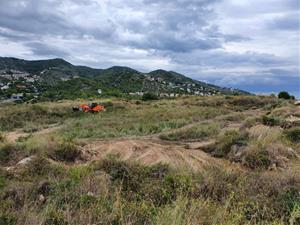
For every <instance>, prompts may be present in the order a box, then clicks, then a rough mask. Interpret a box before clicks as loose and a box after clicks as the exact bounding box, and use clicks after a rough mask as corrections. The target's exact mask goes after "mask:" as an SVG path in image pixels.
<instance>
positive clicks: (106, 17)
mask: <svg viewBox="0 0 300 225" xmlns="http://www.w3.org/2000/svg"><path fill="white" fill-rule="evenodd" d="M298 42H299V1H298V0H265V1H260V0H251V1H248V0H239V1H237V0H226V1H224V0H130V1H129V0H128V1H124V0H0V55H5V56H15V57H31V58H41V57H44V58H45V57H64V58H66V59H67V60H70V61H71V62H74V63H77V64H85V65H92V66H96V67H98V65H99V67H100V66H101V67H109V66H112V65H115V64H119V65H128V66H134V67H135V68H136V69H143V70H152V69H157V68H164V69H170V70H171V69H173V70H177V71H179V72H184V73H186V74H190V75H193V76H194V78H199V79H203V80H209V81H212V82H214V83H217V84H222V85H225V86H228V85H237V86H236V87H244V86H243V85H244V83H245V84H246V83H249V85H250V84H252V83H253V87H252V86H251V87H252V88H254V86H255V85H256V86H257V87H260V86H262V87H263V86H264V85H266V84H268V83H269V84H270V85H271V84H277V83H279V84H280V83H282V84H284V85H285V87H287V86H288V85H287V82H293V84H291V85H290V86H291V88H293V89H295V88H296V85H297V82H295V79H296V78H295V77H296V76H297V75H299V69H297V68H299V63H298V60H297V59H299V53H298V50H299V47H298V44H299V43H298ZM295 68H296V69H295ZM295 71H296V72H295ZM297 71H298V74H297ZM258 77H263V78H264V79H258ZM271 81H272V82H271ZM260 82H261V83H262V84H263V85H261V83H260Z"/></svg>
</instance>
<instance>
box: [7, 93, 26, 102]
mask: <svg viewBox="0 0 300 225" xmlns="http://www.w3.org/2000/svg"><path fill="white" fill-rule="evenodd" d="M10 98H11V100H13V101H18V100H22V99H23V98H24V93H18V94H12V95H11V97H10Z"/></svg>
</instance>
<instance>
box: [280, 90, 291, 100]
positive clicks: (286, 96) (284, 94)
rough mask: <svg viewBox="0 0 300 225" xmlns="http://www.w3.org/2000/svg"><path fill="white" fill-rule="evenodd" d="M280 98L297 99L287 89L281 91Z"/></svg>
mask: <svg viewBox="0 0 300 225" xmlns="http://www.w3.org/2000/svg"><path fill="white" fill-rule="evenodd" d="M278 98H282V99H295V97H294V96H292V95H290V94H289V93H288V92H286V91H282V92H279V94H278Z"/></svg>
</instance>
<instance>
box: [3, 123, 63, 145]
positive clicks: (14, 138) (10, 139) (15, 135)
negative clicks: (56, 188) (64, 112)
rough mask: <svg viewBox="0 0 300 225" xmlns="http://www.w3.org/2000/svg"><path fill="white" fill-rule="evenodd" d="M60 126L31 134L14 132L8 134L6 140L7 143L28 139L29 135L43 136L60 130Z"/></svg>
mask: <svg viewBox="0 0 300 225" xmlns="http://www.w3.org/2000/svg"><path fill="white" fill-rule="evenodd" d="M60 127H61V126H59V125H58V124H53V125H50V126H49V127H48V128H45V129H42V130H39V131H36V132H32V133H27V132H24V131H22V130H16V131H13V132H9V133H7V134H6V139H7V141H8V142H16V141H17V140H18V139H19V138H25V137H28V136H29V135H44V134H49V133H51V132H53V131H56V130H58V129H59V128H60Z"/></svg>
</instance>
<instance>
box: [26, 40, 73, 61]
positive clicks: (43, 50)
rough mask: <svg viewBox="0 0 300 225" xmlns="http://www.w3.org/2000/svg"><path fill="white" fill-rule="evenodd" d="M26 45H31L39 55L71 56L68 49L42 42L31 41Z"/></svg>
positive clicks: (33, 50)
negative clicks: (64, 49)
mask: <svg viewBox="0 0 300 225" xmlns="http://www.w3.org/2000/svg"><path fill="white" fill-rule="evenodd" d="M26 45H27V46H28V47H30V49H31V50H32V52H33V53H34V54H36V55H39V56H44V57H60V58H65V57H68V56H69V54H68V53H67V52H66V51H63V50H61V49H59V48H56V47H54V46H50V45H47V44H44V43H41V42H29V43H27V44H26Z"/></svg>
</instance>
